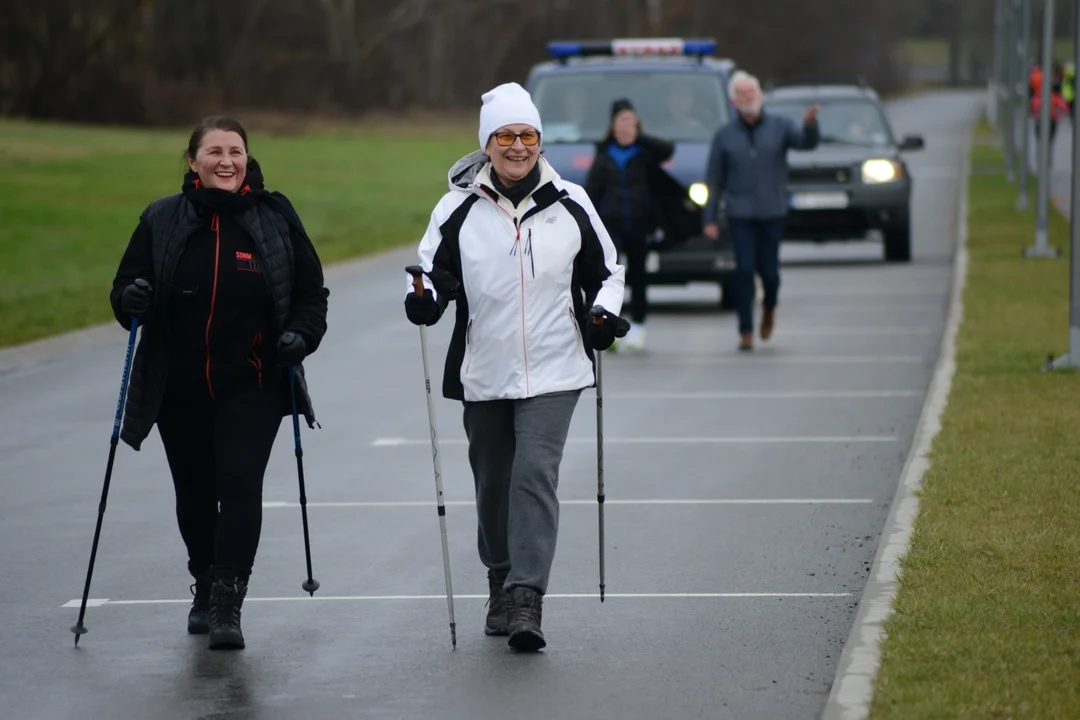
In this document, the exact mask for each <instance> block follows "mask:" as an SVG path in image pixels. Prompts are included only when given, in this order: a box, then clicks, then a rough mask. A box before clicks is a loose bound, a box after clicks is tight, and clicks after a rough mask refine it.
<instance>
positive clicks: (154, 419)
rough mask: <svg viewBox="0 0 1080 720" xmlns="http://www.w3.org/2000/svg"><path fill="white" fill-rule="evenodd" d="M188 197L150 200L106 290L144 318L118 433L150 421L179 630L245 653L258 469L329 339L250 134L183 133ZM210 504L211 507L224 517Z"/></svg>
mask: <svg viewBox="0 0 1080 720" xmlns="http://www.w3.org/2000/svg"><path fill="white" fill-rule="evenodd" d="M186 158H187V161H188V165H189V167H190V171H189V172H188V173H186V174H185V176H184V180H183V185H182V192H180V193H178V194H175V195H170V196H167V197H164V198H161V199H159V200H157V201H155V202H153V203H151V204H150V206H149V207H147V208H146V210H145V211H144V212H143V213H142V215H141V216H140V218H139V224H138V226H137V227H136V228H135V232H134V233H133V234H132V236H131V240H130V242H129V243H128V247H127V250H126V251H125V253H124V256H123V258H122V259H121V261H120V267H119V269H118V270H117V273H116V277H115V279H114V280H113V288H112V293H111V296H110V299H111V302H112V307H113V313H114V314H115V315H116V319H117V321H118V322H119V323H120V324H121V325H122V326H123V327H124V328H127V329H129V328H130V327H131V320H132V318H139V320H140V324H141V326H142V329H143V332H142V338H141V340H140V342H139V347H138V350H137V351H136V353H135V358H134V361H133V365H132V373H131V384H130V388H129V391H128V401H127V407H126V409H125V416H124V424H123V429H122V431H121V439H123V440H124V442H126V443H127V444H128V445H130V446H131V447H132V448H134V449H135V450H139V448H140V446H141V444H142V442H143V440H145V439H146V437H147V436H148V435H149V433H150V429H151V428H152V427H153V425H154V424H155V423H156V424H157V426H158V433H159V434H160V436H161V440H162V444H163V445H164V448H165V453H166V456H167V457H168V462H169V468H170V471H171V473H172V478H173V486H174V489H175V492H176V516H177V521H178V524H179V528H180V534H181V536H182V537H183V540H184V544H185V545H186V546H187V552H188V571H189V572H190V573H191V575H192V577H193V578H194V579H195V583H194V585H193V586H192V590H193V592H194V594H195V600H194V602H193V603H192V607H191V610H190V612H189V614H188V632H190V633H208V634H209V636H210V638H209V643H210V647H211V648H242V647H244V636H243V633H242V632H241V628H240V607H241V605H242V603H243V600H244V596H245V595H246V593H247V584H248V578H249V577H250V575H251V569H252V565H253V564H254V560H255V552H256V549H257V546H258V543H259V535H260V532H261V526H262V486H263V475H264V472H265V470H266V465H267V463H268V461H269V458H270V451H271V448H272V446H273V444H274V440H275V438H276V436H277V434H278V429H279V427H280V425H281V419H282V417H283V416H285V415H288V414H291V412H292V405H291V402H290V396H289V383H288V372H287V368H290V367H292V368H295V371H296V381H297V383H296V384H297V403H298V406H299V407H300V408H301V409H302V411H303V413H304V415H305V417H306V419H307V422H308V426H309V427H312V426H313V425H314V422H315V420H314V414H313V412H312V408H311V401H310V398H309V397H308V394H307V387H306V383H305V382H304V381H303V377H304V376H303V368H302V366H301V362H302V361H303V359H304V358H305V357H306V356H307V355H310V354H311V353H313V352H315V350H316V349H317V348H318V346H319V343H320V342H321V341H322V338H323V335H324V334H325V332H326V311H327V297H328V296H329V291H328V290H327V289H326V288H325V287H324V286H323V272H322V266H321V264H320V261H319V257H318V255H317V254H316V252H315V248H314V246H313V245H312V243H311V241H310V239H309V238H308V236H307V234H306V233H305V231H304V228H303V225H302V223H301V222H300V219H299V217H298V216H297V215H296V211H295V210H294V209H293V207H292V205H291V204H290V203H289V201H288V199H287V198H285V196H284V195H281V194H280V193H277V192H268V191H266V190H265V189H264V187H263V177H262V172H261V170H260V168H259V164H258V163H257V162H256V161H255V159H254V158H253V157H251V156H249V155H248V151H247V134H246V133H245V131H244V128H243V127H242V126H241V125H240V124H239V123H238V122H236V121H235V120H233V119H231V118H228V117H222V116H217V117H211V118H207V119H206V120H204V121H203V122H201V123H200V124H199V125H198V126H197V127H196V128H195V130H194V132H192V134H191V138H190V140H189V142H188V148H187V152H186ZM219 503H220V509H219V507H218V506H219Z"/></svg>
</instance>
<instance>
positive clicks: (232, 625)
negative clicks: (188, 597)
mask: <svg viewBox="0 0 1080 720" xmlns="http://www.w3.org/2000/svg"><path fill="white" fill-rule="evenodd" d="M246 595H247V583H246V582H244V581H242V580H239V579H235V580H229V581H225V580H220V579H219V580H215V581H214V584H213V585H211V586H210V649H211V650H224V649H229V650H241V649H243V647H244V633H243V631H241V629H240V607H241V606H242V605H243V604H244V596H246Z"/></svg>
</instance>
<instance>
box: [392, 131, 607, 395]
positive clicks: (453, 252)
mask: <svg viewBox="0 0 1080 720" xmlns="http://www.w3.org/2000/svg"><path fill="white" fill-rule="evenodd" d="M537 162H538V163H540V165H541V168H540V171H541V176H540V181H539V183H538V184H537V187H536V189H535V190H533V192H532V193H531V194H530V195H529V196H528V197H526V198H525V199H523V200H522V201H521V202H519V203H518V206H517V207H516V208H515V207H514V205H513V203H511V202H510V201H508V200H506V199H505V198H503V197H502V196H500V195H499V194H498V193H496V192H495V190H494V188H493V186H492V182H491V165H490V162H489V160H488V157H487V154H486V153H485V152H484V151H483V150H478V151H476V152H474V153H472V154H470V155H467V156H465V157H464V158H462V159H460V160H458V161H457V162H456V163H455V164H454V166H453V167H452V168H451V169H450V173H449V178H448V179H449V185H450V191H449V192H447V193H446V195H444V196H443V197H442V199H441V200H440V201H439V203H438V204H437V205H436V206H435V209H434V211H433V212H432V213H431V222H430V223H429V225H428V228H427V232H426V233H425V234H424V237H423V239H422V240H421V241H420V247H419V259H420V265H421V266H422V267H423V268H424V270H425V271H426V272H432V270H435V271H436V274H438V272H440V271H441V272H444V273H449V274H450V275H452V276H453V277H454V278H456V279H457V280H458V281H459V282H460V289H459V291H458V295H457V298H456V302H457V314H456V321H455V325H454V332H453V336H452V338H451V340H450V347H449V349H448V351H447V356H446V366H445V370H444V373H443V395H444V396H445V397H447V398H449V399H451V400H465V401H470V402H475V401H484V400H501V399H521V398H529V397H535V396H537V395H543V394H546V393H552V392H560V391H565V390H578V389H582V388H586V387H589V386H591V385H593V384H594V383H595V370H594V365H593V353H592V349H591V348H588V347H587V346H586V344H585V343H584V342H583V328H584V326H585V323H586V322H587V321H588V312H589V309H590V308H592V307H593V306H594V305H601V306H603V307H604V308H605V309H606V310H607V311H608V312H609V313H612V314H616V315H617V314H618V313H619V312H620V311H621V309H622V301H623V267H622V266H621V265H619V264H618V262H617V254H616V250H615V246H614V245H613V244H612V242H611V238H610V237H609V236H608V233H607V230H605V229H604V224H603V223H602V222H601V221H600V218H599V216H598V215H597V213H596V209H595V208H594V207H593V204H592V202H591V201H590V200H589V197H588V195H586V193H585V190H584V188H582V187H581V186H580V185H576V184H574V183H571V182H567V181H566V180H563V179H562V178H561V177H559V175H558V173H556V172H555V170H554V169H553V168H552V167H551V166H550V165H549V164H548V163H547V161H546V160H544V158H543V156H541V157H540V158H538V159H537ZM412 282H413V281H412V277H411V276H408V275H407V274H406V285H407V288H408V290H407V291H408V292H412ZM424 283H425V285H426V286H427V287H428V288H429V289H431V290H432V292H433V293H435V295H436V298H437V299H438V290H436V288H435V285H434V284H433V283H432V281H431V279H430V278H428V277H427V276H426V275H425V276H424ZM445 303H446V299H443V304H444V306H445Z"/></svg>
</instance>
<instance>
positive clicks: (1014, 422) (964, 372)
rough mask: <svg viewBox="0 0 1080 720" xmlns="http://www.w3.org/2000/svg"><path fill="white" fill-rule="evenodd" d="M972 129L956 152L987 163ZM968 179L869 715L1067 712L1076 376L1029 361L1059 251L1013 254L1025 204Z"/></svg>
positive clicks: (1076, 574) (1074, 656)
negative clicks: (963, 261)
mask: <svg viewBox="0 0 1080 720" xmlns="http://www.w3.org/2000/svg"><path fill="white" fill-rule="evenodd" d="M979 137H980V136H978V135H977V136H976V146H975V147H974V148H973V150H972V166H973V167H993V166H998V167H1001V166H1002V165H1003V161H1002V157H1001V151H1000V149H999V148H997V147H994V146H991V145H988V144H980V143H979ZM982 138H983V139H984V140H985V139H986V135H985V133H984V134H982ZM969 182H970V203H969V210H968V219H969V237H968V249H969V265H968V280H967V285H966V287H965V292H964V320H963V323H962V325H961V327H960V328H959V332H958V336H957V358H956V362H957V364H956V374H955V377H954V379H953V385H952V390H951V393H950V396H949V402H948V406H947V407H946V409H945V412H944V415H943V417H942V428H941V432H940V434H939V435H938V436H937V437H936V439H935V440H934V443H933V446H932V449H931V456H930V461H931V468H930V470H929V472H928V473H927V475H926V476H925V478H924V484H923V488H922V490H921V492H920V493H919V515H918V518H917V520H916V522H915V528H914V532H913V536H912V545H911V548H910V551H909V552H908V553H907V554H906V555H905V556H904V558H903V559H902V561H901V577H900V588H899V592H898V595H897V598H896V600H895V602H894V606H893V607H894V614H893V615H892V616H891V617H890V618H889V619H888V620H887V622H886V623H885V631H886V635H887V637H886V639H885V641H884V643H883V647H882V664H881V667H880V670H879V672H878V676H877V679H876V687H875V695H874V699H873V704H872V708H871V713H870V716H871V717H872V718H874V719H875V720H877V719H885V718H905V719H906V718H920V720H930V719H933V718H950V719H951V718H980V719H984V720H990V719H995V718H1002V719H1004V718H1017V719H1019V718H1039V719H1040V720H1051V719H1054V718H1078V717H1080V682H1078V679H1080V522H1078V520H1080V444H1078V443H1077V432H1076V428H1078V427H1080V403H1078V402H1076V399H1075V398H1076V397H1077V394H1078V393H1080V375H1078V374H1077V373H1074V372H1069V371H1061V372H1053V373H1042V372H1039V369H1040V367H1041V366H1042V365H1043V363H1045V361H1046V359H1047V355H1048V354H1049V353H1053V354H1054V355H1059V354H1062V353H1063V352H1065V351H1066V349H1067V347H1068V337H1067V333H1068V297H1069V278H1068V270H1069V262H1068V259H1067V257H1065V258H1062V259H1058V260H1026V259H1023V258H1021V256H1020V251H1021V250H1022V249H1023V248H1024V247H1027V246H1028V245H1030V244H1031V242H1032V234H1033V229H1034V225H1035V220H1034V215H1033V212H1016V211H1015V210H1014V209H1013V207H1014V202H1015V198H1016V188H1015V186H1014V185H1010V184H1009V183H1008V182H1007V180H1006V179H1005V176H1004V173H1003V172H994V173H985V174H977V173H976V174H973V175H972V176H971V178H970V181H969ZM1050 233H1051V244H1054V245H1057V246H1059V247H1063V248H1067V246H1068V224H1067V222H1066V221H1064V220H1063V219H1062V218H1061V217H1060V216H1059V215H1058V214H1057V213H1052V217H1051V227H1050Z"/></svg>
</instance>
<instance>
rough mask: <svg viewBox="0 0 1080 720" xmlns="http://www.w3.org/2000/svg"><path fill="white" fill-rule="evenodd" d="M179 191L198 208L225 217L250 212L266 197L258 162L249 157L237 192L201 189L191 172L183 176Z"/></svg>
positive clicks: (196, 176)
mask: <svg viewBox="0 0 1080 720" xmlns="http://www.w3.org/2000/svg"><path fill="white" fill-rule="evenodd" d="M181 190H182V191H183V193H184V197H186V198H187V199H188V200H190V201H191V202H193V203H195V205H196V206H198V207H199V208H205V209H208V210H211V211H213V212H217V213H222V214H226V215H232V214H236V213H242V212H244V211H245V210H250V209H251V208H253V207H255V206H256V205H257V204H259V202H260V201H261V200H262V198H263V196H265V195H266V188H265V187H264V185H263V174H262V168H260V167H259V163H258V161H257V160H256V159H255V158H254V157H252V156H250V155H249V156H248V162H247V174H246V175H245V177H244V184H243V186H242V187H241V188H240V190H238V191H237V192H229V191H228V190H219V189H217V188H208V187H203V184H202V182H201V181H200V180H199V176H198V174H197V173H195V172H194V171H192V170H189V171H188V172H187V173H185V174H184V182H183V185H182V186H181Z"/></svg>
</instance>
